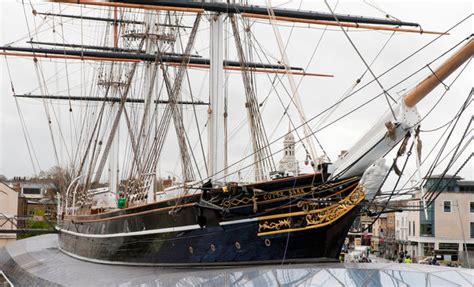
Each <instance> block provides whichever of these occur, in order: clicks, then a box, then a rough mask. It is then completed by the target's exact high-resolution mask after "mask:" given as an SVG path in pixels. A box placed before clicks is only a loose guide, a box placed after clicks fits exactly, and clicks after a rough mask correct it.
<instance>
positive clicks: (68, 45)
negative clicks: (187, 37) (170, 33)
mask: <svg viewBox="0 0 474 287" xmlns="http://www.w3.org/2000/svg"><path fill="white" fill-rule="evenodd" d="M26 43H28V44H35V45H42V46H59V47H63V48H64V47H68V48H79V49H81V50H100V51H111V52H123V53H138V52H139V51H137V50H136V49H122V48H120V49H118V48H117V49H115V48H114V47H106V46H92V45H82V44H65V43H54V42H38V41H26ZM0 50H1V49H0ZM161 54H162V55H166V56H176V57H181V56H183V54H178V53H166V52H163V53H161ZM186 56H187V57H191V58H202V56H201V55H196V54H193V55H186Z"/></svg>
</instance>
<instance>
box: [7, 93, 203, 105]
mask: <svg viewBox="0 0 474 287" xmlns="http://www.w3.org/2000/svg"><path fill="white" fill-rule="evenodd" d="M14 97H17V98H29V99H51V100H70V101H89V102H111V103H119V102H120V101H121V100H122V99H121V98H104V97H76V96H55V95H30V94H24V95H14ZM125 102H126V103H137V104H142V103H144V102H145V100H144V99H133V98H127V99H126V100H125ZM154 103H155V104H169V103H170V101H168V100H159V101H156V100H155V101H154ZM176 104H177V105H196V106H208V105H209V103H205V102H203V101H196V102H190V101H178V102H176Z"/></svg>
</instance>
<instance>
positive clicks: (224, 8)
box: [56, 0, 420, 27]
mask: <svg viewBox="0 0 474 287" xmlns="http://www.w3.org/2000/svg"><path fill="white" fill-rule="evenodd" d="M65 1H67V2H70V3H71V2H74V3H79V4H85V2H92V1H90V0H88V1H84V0H58V1H56V2H65ZM89 4H90V3H89ZM103 4H104V3H103V2H100V4H99V5H103ZM106 4H107V5H109V6H114V5H127V7H129V8H131V7H134V6H130V5H138V6H137V7H136V8H140V7H139V6H140V5H142V6H145V7H147V8H149V7H160V9H166V8H167V9H175V10H174V11H180V10H178V9H196V10H201V12H203V11H207V12H215V13H229V14H241V13H252V14H257V15H268V10H267V7H266V6H255V5H240V4H229V3H223V2H203V1H162V0H115V1H114V3H106ZM104 6H105V5H104ZM119 7H120V6H119ZM157 9H158V8H157ZM190 11H191V10H188V11H183V12H190ZM273 11H274V13H275V16H277V17H280V16H281V17H289V18H297V19H311V20H327V21H334V22H336V21H335V19H334V16H333V15H332V14H330V13H321V12H315V11H307V10H295V9H283V8H274V9H273ZM196 13H200V12H196ZM336 16H337V18H338V20H339V21H340V22H350V23H358V24H362V23H364V24H378V25H392V26H411V27H419V26H420V25H419V24H418V23H413V22H406V21H399V20H392V19H380V18H371V17H362V16H353V15H341V14H338V15H336Z"/></svg>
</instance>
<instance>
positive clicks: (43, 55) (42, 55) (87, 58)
mask: <svg viewBox="0 0 474 287" xmlns="http://www.w3.org/2000/svg"><path fill="white" fill-rule="evenodd" d="M0 56H15V57H33V58H49V59H70V60H83V61H109V62H127V63H136V62H142V60H140V59H126V58H103V57H91V56H70V55H51V54H46V53H33V54H30V53H13V52H0ZM167 65H169V66H174V67H177V66H180V64H178V63H168V64H167ZM186 66H187V67H188V68H197V69H209V65H204V64H188V65H186ZM224 69H225V70H230V71H241V70H242V68H240V67H233V66H224ZM249 70H250V71H252V72H256V73H269V74H292V75H298V76H312V77H329V78H332V77H334V75H330V74H320V73H307V72H299V71H288V72H287V71H283V70H275V69H258V68H249Z"/></svg>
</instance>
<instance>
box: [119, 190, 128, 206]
mask: <svg viewBox="0 0 474 287" xmlns="http://www.w3.org/2000/svg"><path fill="white" fill-rule="evenodd" d="M126 205H127V199H126V198H125V195H124V194H123V192H121V193H120V196H119V198H118V200H117V207H118V208H120V209H122V208H125V207H126Z"/></svg>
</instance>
